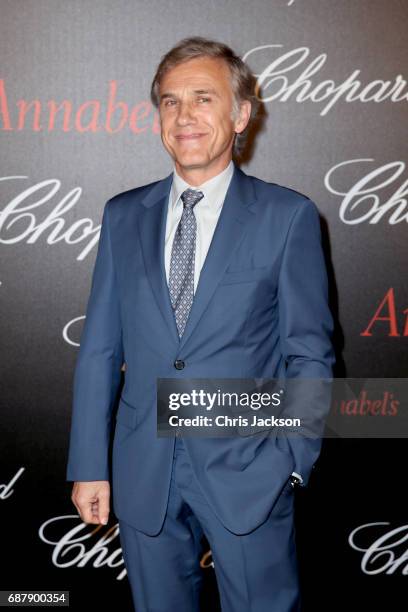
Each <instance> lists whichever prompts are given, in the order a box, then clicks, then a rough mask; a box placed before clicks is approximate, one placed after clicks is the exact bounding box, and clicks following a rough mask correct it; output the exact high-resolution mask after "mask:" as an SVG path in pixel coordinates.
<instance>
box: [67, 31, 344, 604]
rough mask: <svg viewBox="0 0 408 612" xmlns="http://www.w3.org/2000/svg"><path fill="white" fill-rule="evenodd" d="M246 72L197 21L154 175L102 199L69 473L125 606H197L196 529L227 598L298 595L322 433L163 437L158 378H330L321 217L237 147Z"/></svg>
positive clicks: (247, 88)
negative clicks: (302, 534) (117, 546)
mask: <svg viewBox="0 0 408 612" xmlns="http://www.w3.org/2000/svg"><path fill="white" fill-rule="evenodd" d="M254 82H255V81H254V77H253V75H252V74H251V73H250V71H249V69H248V67H247V66H246V65H245V64H244V63H243V62H242V61H241V59H240V58H239V57H237V55H236V54H235V53H234V52H233V51H232V50H231V49H230V48H229V47H227V46H225V45H223V44H221V43H218V42H215V41H209V40H205V39H203V38H200V37H194V38H189V39H184V40H182V41H181V42H180V43H179V44H178V45H177V46H176V47H174V48H173V49H172V50H170V51H169V52H168V53H167V54H166V55H165V56H164V57H163V58H162V61H161V63H160V65H159V67H158V69H157V72H156V75H155V77H154V81H153V84H152V100H153V102H154V103H155V104H156V105H157V106H158V109H159V113H160V120H161V137H162V142H163V145H164V147H165V148H166V150H167V151H168V153H169V154H170V155H171V157H172V159H173V160H174V169H173V172H172V173H171V174H170V175H169V176H167V177H166V178H165V179H163V180H159V181H157V182H154V183H151V184H149V185H145V186H143V187H138V188H135V189H131V190H129V191H127V192H124V193H121V194H118V195H116V196H115V197H113V198H112V199H111V200H109V202H108V203H107V204H106V206H105V209H104V214H103V220H102V228H101V235H100V242H99V247H98V254H97V259H96V264H95V270H94V274H93V281H92V289H91V294H90V298H89V303H88V307H87V316H86V321H85V325H84V330H83V333H82V337H81V347H80V350H79V355H78V360H77V365H76V370H75V379H74V403H73V418H72V428H71V441H70V450H69V460H68V468H67V479H68V480H72V481H75V484H74V487H73V492H72V500H73V503H74V504H75V506H76V508H77V509H78V512H79V514H80V516H81V518H82V519H83V520H84V521H85V522H87V523H95V524H97V523H103V524H105V523H106V521H107V518H108V513H109V496H110V485H109V476H110V474H109V467H108V443H109V434H110V430H111V421H112V409H113V406H114V403H115V399H116V396H117V393H118V389H119V383H120V379H121V376H120V372H121V366H122V364H123V361H125V362H126V371H125V383H124V387H123V390H122V392H121V397H120V401H119V406H118V412H117V415H116V429H115V436H114V441H113V457H112V487H113V491H112V493H113V509H114V512H115V514H116V516H117V517H118V519H119V528H120V538H121V543H122V549H123V555H124V560H125V564H126V568H127V572H128V577H129V580H130V584H131V588H132V593H133V599H134V604H135V608H136V610H137V612H144V611H145V612H153V611H159V610H160V611H163V612H164V611H166V612H171V611H178V610H182V611H186V612H187V611H188V612H193V611H196V610H198V609H199V593H200V584H201V574H200V566H199V559H200V553H201V542H202V536H203V534H204V535H205V536H206V538H207V540H208V542H209V544H210V547H211V552H212V557H213V561H214V570H215V574H216V578H217V583H218V587H219V592H220V600H221V605H222V610H223V611H224V612H241V611H242V612H249V610H251V611H253V612H254V611H257V612H260V611H262V612H266V611H268V612H271V611H274V612H289V611H293V610H299V609H300V608H299V606H300V596H299V585H298V573H297V561H296V550H295V539H294V535H295V532H294V520H293V519H294V513H293V502H294V494H293V490H294V488H293V484H294V482H295V481H297V482H298V483H299V484H300V486H306V485H307V483H308V480H309V476H310V473H311V470H312V468H313V466H314V463H315V462H316V460H317V458H318V455H319V453H320V440H316V439H311V438H308V439H306V438H304V439H294V438H292V439H289V438H288V437H285V436H284V437H281V438H274V437H267V438H266V439H265V438H263V439H262V438H260V437H259V436H256V435H249V436H236V437H229V438H198V437H196V438H187V437H185V438H182V437H175V438H174V437H172V438H158V437H157V431H156V418H157V414H156V390H157V389H156V381H157V378H180V379H184V378H255V377H258V378H279V377H287V378H296V377H301V378H327V377H329V378H330V376H331V375H332V366H333V363H334V354H333V348H332V344H331V340H330V336H331V333H332V328H333V322H332V317H331V314H330V311H329V308H328V305H327V276H326V270H325V265H324V259H323V253H322V248H321V236H320V225H319V215H318V211H317V208H316V206H315V204H314V203H313V202H312V201H311V200H309V199H308V198H307V197H306V196H304V195H302V194H299V193H298V192H296V191H293V190H291V189H288V188H285V187H282V186H279V185H277V184H273V183H267V182H264V181H262V180H260V179H257V178H255V177H252V176H247V175H246V174H245V173H244V172H242V171H241V170H240V169H239V168H238V166H237V165H236V163H235V162H234V161H232V154H233V151H235V152H237V148H238V147H240V146H242V139H243V138H244V134H243V132H244V130H246V129H247V128H248V124H249V123H250V122H251V121H252V120H253V118H254V116H255V115H256V111H257V105H258V101H257V98H256V97H255V96H254Z"/></svg>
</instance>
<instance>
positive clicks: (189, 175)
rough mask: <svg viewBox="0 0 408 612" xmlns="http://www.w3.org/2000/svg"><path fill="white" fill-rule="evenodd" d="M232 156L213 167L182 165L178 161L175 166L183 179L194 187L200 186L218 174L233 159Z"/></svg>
mask: <svg viewBox="0 0 408 612" xmlns="http://www.w3.org/2000/svg"><path fill="white" fill-rule="evenodd" d="M231 159H232V158H231V157H230V158H229V159H227V160H223V161H222V162H219V163H218V164H215V165H214V166H211V167H208V166H206V167H204V168H203V167H201V166H197V167H194V166H181V165H180V164H179V163H178V162H177V161H176V162H175V167H176V171H177V174H178V175H179V176H181V178H182V179H184V180H185V181H186V183H188V184H189V185H191V186H192V187H198V186H199V185H202V184H203V183H205V182H206V181H209V180H210V179H212V178H213V177H214V176H217V174H220V173H221V172H222V171H223V170H225V168H226V167H227V166H228V164H229V163H230V161H231Z"/></svg>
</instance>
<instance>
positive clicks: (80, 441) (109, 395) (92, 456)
mask: <svg viewBox="0 0 408 612" xmlns="http://www.w3.org/2000/svg"><path fill="white" fill-rule="evenodd" d="M110 206H111V200H109V201H108V202H107V203H106V204H105V207H104V211H103V217H102V226H101V231H100V237H99V244H98V251H97V256H96V261H95V267H94V271H93V276H92V284H91V291H90V296H89V299H88V305H87V309H86V319H85V322H84V327H83V331H82V335H81V344H80V348H79V352H78V356H77V361H76V366H75V372H74V383H73V405H72V421H71V432H70V443H69V452H68V462H67V473H66V479H67V480H69V481H74V480H75V481H90V480H109V468H108V450H109V441H110V431H111V421H112V409H113V405H114V402H115V398H116V395H117V392H118V388H119V384H120V380H121V367H122V364H123V346H122V326H121V318H120V308H119V295H118V286H117V281H116V277H115V270H114V266H113V260H112V245H111V239H110V233H109V231H110V230H109V214H110Z"/></svg>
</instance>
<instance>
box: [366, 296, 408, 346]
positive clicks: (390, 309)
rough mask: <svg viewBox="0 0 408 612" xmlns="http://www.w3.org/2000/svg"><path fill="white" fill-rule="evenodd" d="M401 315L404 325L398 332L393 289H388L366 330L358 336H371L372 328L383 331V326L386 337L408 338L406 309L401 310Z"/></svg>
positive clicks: (407, 311)
mask: <svg viewBox="0 0 408 612" xmlns="http://www.w3.org/2000/svg"><path fill="white" fill-rule="evenodd" d="M402 314H403V315H405V325H404V328H403V329H401V330H399V327H398V311H397V307H396V305H395V296H394V289H393V287H390V289H388V291H387V293H386V294H385V296H384V298H383V300H382V301H381V303H380V304H379V306H378V308H377V310H376V311H375V313H374V316H373V318H372V319H371V320H370V322H369V324H368V326H367V328H366V329H365V330H364V331H363V332H362V333H361V334H360V336H372V335H373V331H372V330H373V328H374V326H375V329H376V330H377V329H378V327H379V326H380V329H381V331H383V330H384V325H385V329H387V328H388V336H392V337H397V336H408V316H407V315H408V308H406V309H405V310H403V311H402Z"/></svg>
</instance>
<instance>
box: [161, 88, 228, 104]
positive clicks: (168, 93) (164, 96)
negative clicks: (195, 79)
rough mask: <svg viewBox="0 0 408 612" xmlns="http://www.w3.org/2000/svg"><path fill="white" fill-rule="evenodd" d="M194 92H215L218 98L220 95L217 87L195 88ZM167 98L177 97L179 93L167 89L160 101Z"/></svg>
mask: <svg viewBox="0 0 408 612" xmlns="http://www.w3.org/2000/svg"><path fill="white" fill-rule="evenodd" d="M193 93H195V94H200V95H201V94H213V95H214V96H217V97H218V98H219V97H220V96H219V93H218V92H217V91H216V90H215V89H212V88H211V87H210V88H208V87H207V88H206V89H194V92H193ZM165 98H177V95H176V94H175V93H173V92H171V91H166V92H165V93H163V94H162V95H161V96H160V101H161V100H164V99H165Z"/></svg>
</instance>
